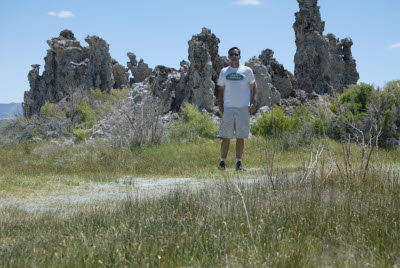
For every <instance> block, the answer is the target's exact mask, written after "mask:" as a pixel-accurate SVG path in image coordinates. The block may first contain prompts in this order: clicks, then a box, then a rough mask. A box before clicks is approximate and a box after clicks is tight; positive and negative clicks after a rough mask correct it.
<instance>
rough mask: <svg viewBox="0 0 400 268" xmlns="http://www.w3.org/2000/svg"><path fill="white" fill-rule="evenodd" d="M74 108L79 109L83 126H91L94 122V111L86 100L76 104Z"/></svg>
mask: <svg viewBox="0 0 400 268" xmlns="http://www.w3.org/2000/svg"><path fill="white" fill-rule="evenodd" d="M76 109H77V110H78V111H79V114H80V119H81V125H82V126H83V127H85V128H92V127H93V126H94V125H95V124H96V112H95V111H94V110H93V109H92V107H91V106H90V104H89V102H88V101H84V102H82V103H81V104H79V105H77V106H76Z"/></svg>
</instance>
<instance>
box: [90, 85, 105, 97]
mask: <svg viewBox="0 0 400 268" xmlns="http://www.w3.org/2000/svg"><path fill="white" fill-rule="evenodd" d="M90 94H91V95H92V96H93V97H94V98H95V99H96V100H104V99H106V97H107V91H106V90H104V91H103V90H101V89H100V88H91V89H90Z"/></svg>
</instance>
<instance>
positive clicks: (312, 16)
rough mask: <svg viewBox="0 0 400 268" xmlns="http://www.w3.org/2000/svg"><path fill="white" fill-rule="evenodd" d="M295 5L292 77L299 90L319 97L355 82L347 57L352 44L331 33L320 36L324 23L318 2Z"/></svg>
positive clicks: (300, 0)
mask: <svg viewBox="0 0 400 268" xmlns="http://www.w3.org/2000/svg"><path fill="white" fill-rule="evenodd" d="M297 2H298V3H299V7H300V11H299V12H297V13H296V14H295V16H296V21H295V23H294V25H293V29H294V31H295V34H296V46H297V51H296V54H295V57H294V62H295V70H294V75H295V77H296V79H297V82H298V86H299V88H300V89H302V90H304V91H306V92H309V93H310V92H317V93H319V94H324V93H333V92H334V91H339V92H343V88H344V87H346V86H347V85H350V84H355V83H357V81H358V79H359V75H358V72H357V70H356V63H355V60H354V58H353V56H352V54H351V46H352V45H353V42H352V41H351V39H350V38H345V39H343V40H341V41H339V39H336V37H335V36H334V35H333V34H329V35H327V36H324V35H323V32H324V29H325V22H323V21H322V20H321V14H320V11H319V6H318V5H317V3H318V0H297Z"/></svg>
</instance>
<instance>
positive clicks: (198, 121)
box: [170, 102, 218, 141]
mask: <svg viewBox="0 0 400 268" xmlns="http://www.w3.org/2000/svg"><path fill="white" fill-rule="evenodd" d="M217 133H218V127H217V126H216V125H215V124H214V122H213V121H212V119H211V117H210V116H209V115H208V114H203V113H201V112H200V111H199V110H198V108H197V107H196V106H194V105H193V104H190V103H187V102H186V103H185V104H184V106H183V108H182V112H181V116H180V118H179V119H178V120H176V121H175V122H174V123H172V125H171V131H170V136H171V137H172V138H173V139H176V140H179V141H194V140H196V139H198V138H207V139H212V138H215V137H216V136H217Z"/></svg>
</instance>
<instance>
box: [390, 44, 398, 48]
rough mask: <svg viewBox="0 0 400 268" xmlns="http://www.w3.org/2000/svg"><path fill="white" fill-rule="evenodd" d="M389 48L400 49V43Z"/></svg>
mask: <svg viewBox="0 0 400 268" xmlns="http://www.w3.org/2000/svg"><path fill="white" fill-rule="evenodd" d="M389 48H400V43H397V44H393V45H391V46H390V47H389Z"/></svg>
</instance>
